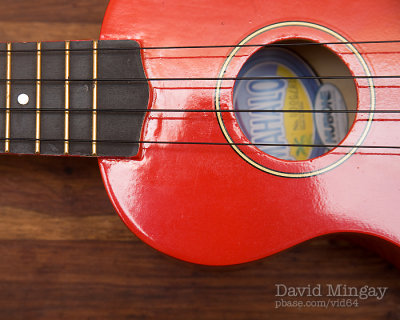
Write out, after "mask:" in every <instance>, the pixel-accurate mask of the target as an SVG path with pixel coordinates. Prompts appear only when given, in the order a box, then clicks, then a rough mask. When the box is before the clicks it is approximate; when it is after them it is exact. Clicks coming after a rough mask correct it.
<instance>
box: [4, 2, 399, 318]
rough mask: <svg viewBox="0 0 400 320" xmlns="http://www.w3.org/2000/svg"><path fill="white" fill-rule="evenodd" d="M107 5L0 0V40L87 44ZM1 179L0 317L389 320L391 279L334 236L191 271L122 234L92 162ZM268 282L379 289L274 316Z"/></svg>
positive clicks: (392, 273)
mask: <svg viewBox="0 0 400 320" xmlns="http://www.w3.org/2000/svg"><path fill="white" fill-rule="evenodd" d="M106 5H107V0H68V1H63V0H60V1H58V0H36V1H32V0H2V1H1V2H0V21H1V22H0V41H8V40H9V41H34V40H64V39H94V38H98V35H99V30H100V24H101V20H102V17H103V14H104V11H105V8H106ZM0 176H1V184H0V195H1V196H0V257H1V258H0V319H174V320H176V319H229V320H235V319H271V318H273V319H294V318H298V319H309V318H311V317H312V316H315V318H317V319H337V318H340V317H342V318H346V319H347V318H348V317H352V318H353V319H400V281H399V278H400V277H399V275H400V273H399V271H398V270H397V269H396V268H394V267H393V266H392V265H391V264H389V263H388V262H386V261H384V260H383V259H381V258H380V257H379V256H378V255H377V254H375V253H374V252H371V251H368V250H366V249H363V248H362V247H359V246H357V245H355V244H352V243H349V242H347V241H345V240H342V239H341V238H340V237H325V238H321V239H316V240H312V241H309V242H307V243H305V244H302V245H299V246H297V247H295V248H292V249H290V250H287V251H285V252H283V253H280V254H277V255H275V256H272V257H270V258H267V259H264V260H262V261H258V262H255V263H251V264H246V265H240V266H234V267H227V268H211V267H203V266H196V265H190V264H186V263H183V262H180V261H176V260H174V259H172V258H169V257H166V256H164V255H163V254H161V253H158V252H156V251H155V250H153V249H152V248H150V247H148V246H147V245H145V244H143V243H142V242H141V241H139V240H138V239H137V238H136V237H135V236H133V235H132V234H131V233H130V232H129V231H128V230H127V228H126V227H125V226H124V224H123V223H122V222H121V221H120V220H119V218H118V217H117V215H116V213H115V212H114V210H113V208H112V206H111V204H110V203H109V201H108V198H107V195H106V193H105V191H104V188H103V185H102V181H101V178H100V174H99V171H98V168H97V163H96V160H95V159H78V158H52V157H32V156H27V157H18V156H2V157H0ZM279 283H282V284H286V285H287V286H289V285H292V286H307V285H308V284H311V285H316V284H321V285H323V286H325V285H327V284H334V285H336V284H346V285H348V286H357V287H362V286H364V285H368V286H386V287H389V291H388V293H387V295H386V296H385V297H384V298H383V299H382V300H381V301H377V300H376V299H372V298H370V299H367V300H360V301H359V302H360V305H359V307H358V308H355V307H353V308H327V309H324V308H301V309H299V308H278V309H277V308H275V301H276V300H278V298H279V297H276V296H275V294H276V287H275V284H279ZM324 299H325V298H324ZM302 300H303V301H306V300H307V299H302Z"/></svg>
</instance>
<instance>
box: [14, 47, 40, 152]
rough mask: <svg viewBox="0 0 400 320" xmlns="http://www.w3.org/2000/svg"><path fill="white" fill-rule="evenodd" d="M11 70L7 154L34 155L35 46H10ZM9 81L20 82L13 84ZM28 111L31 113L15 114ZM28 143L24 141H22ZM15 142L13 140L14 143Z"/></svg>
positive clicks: (35, 101) (35, 127)
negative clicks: (24, 110)
mask: <svg viewBox="0 0 400 320" xmlns="http://www.w3.org/2000/svg"><path fill="white" fill-rule="evenodd" d="M12 50H13V51H12V59H10V60H11V70H10V79H11V81H10V86H9V87H10V91H9V93H10V100H9V114H10V118H9V120H10V126H9V141H10V144H9V151H10V153H21V154H35V153H36V152H35V151H36V131H37V126H36V118H37V116H36V111H37V109H36V108H37V105H36V104H37V98H36V97H37V83H36V81H34V79H36V78H37V76H38V75H37V62H38V58H37V43H36V42H34V43H33V42H28V43H13V45H12ZM12 79H21V80H18V81H12ZM23 109H31V110H35V111H34V112H18V111H17V110H23ZM27 138H28V139H30V140H24V139H27ZM13 139H16V140H13Z"/></svg>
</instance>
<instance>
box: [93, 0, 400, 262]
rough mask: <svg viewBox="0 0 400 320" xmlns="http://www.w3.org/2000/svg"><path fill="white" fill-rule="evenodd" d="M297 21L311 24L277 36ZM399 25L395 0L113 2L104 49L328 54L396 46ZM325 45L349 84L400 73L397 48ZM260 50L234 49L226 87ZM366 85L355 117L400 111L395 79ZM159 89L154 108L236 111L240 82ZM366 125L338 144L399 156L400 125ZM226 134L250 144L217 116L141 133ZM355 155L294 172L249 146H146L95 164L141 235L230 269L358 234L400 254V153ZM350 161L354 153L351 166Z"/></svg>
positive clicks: (192, 67)
mask: <svg viewBox="0 0 400 320" xmlns="http://www.w3.org/2000/svg"><path fill="white" fill-rule="evenodd" d="M289 21H302V22H306V23H285V24H278V23H281V22H289ZM399 21H400V2H399V1H397V0H381V1H375V0H363V1H342V0H328V1H320V0H276V1H261V0H236V1H230V0H213V1H209V0H199V1H195V2H192V1H186V0H166V1H156V0H137V1H132V0H112V1H111V2H110V5H109V8H108V10H107V13H106V17H105V20H104V24H103V28H102V35H101V38H102V39H135V40H137V41H139V42H140V44H141V45H142V46H143V47H151V46H188V45H220V44H239V43H241V41H242V40H243V39H245V38H246V37H247V36H249V35H251V34H253V35H254V37H253V38H252V39H250V40H249V42H247V43H271V42H276V41H278V40H282V39H292V38H298V39H308V40H313V41H317V42H332V41H338V40H340V38H338V37H340V36H341V37H343V38H344V39H346V40H349V41H367V40H393V39H400V22H399ZM274 24H275V27H274V28H269V27H267V26H270V25H274ZM316 25H320V26H324V28H318V27H317V26H316ZM265 27H266V28H265ZM262 28H265V29H263V32H261V33H260V34H254V32H256V31H257V30H260V29H262ZM328 47H329V48H330V49H331V50H333V51H334V52H335V53H336V54H337V55H338V56H339V57H340V58H342V59H343V60H344V61H345V62H346V64H347V65H348V67H349V69H350V71H351V72H352V73H353V74H357V75H369V72H371V74H372V75H399V74H400V63H399V62H400V52H399V51H400V50H399V44H393V43H392V44H356V45H354V50H352V48H350V46H343V45H329V46H328ZM256 50H257V48H255V47H250V48H241V49H240V50H238V52H237V53H236V55H235V56H234V57H232V59H231V60H230V61H229V64H228V66H227V67H226V68H225V69H226V72H225V76H226V77H229V76H233V77H234V76H236V75H237V73H238V72H239V70H240V68H241V66H242V65H243V64H244V62H245V61H246V60H247V59H248V57H249V56H250V55H251V54H252V53H254V52H255V51H256ZM231 51H232V48H217V49H216V48H213V49H176V50H166V49H163V50H143V61H144V66H145V71H146V73H147V76H148V77H149V78H168V77H169V78H171V77H218V76H219V73H220V72H221V70H222V69H223V65H224V62H225V61H226V59H227V57H228V56H229V55H230V53H231ZM355 52H359V53H360V54H361V55H360V57H359V58H358V57H357V55H356V54H355ZM370 84H371V83H370V82H369V81H368V80H366V79H357V80H356V86H357V95H358V109H360V110H370V109H371V108H376V110H379V109H399V107H400V103H399V101H400V88H399V86H400V81H399V80H398V79H374V85H375V87H372V88H370ZM151 85H152V96H151V99H150V100H151V105H150V107H151V108H153V109H157V108H158V109H168V108H169V109H176V108H182V109H215V108H216V107H217V106H216V104H219V105H220V108H221V109H232V88H233V81H224V82H223V83H222V84H221V89H220V91H219V92H216V87H217V86H218V84H217V83H216V81H202V82H201V81H187V82H183V81H164V82H152V83H151ZM216 96H217V98H218V97H219V99H217V103H216V101H214V99H215V97H216ZM368 117H369V115H368V114H357V116H356V120H355V122H354V125H353V127H352V128H351V130H350V132H349V134H348V136H347V137H346V138H345V140H344V141H343V144H345V145H351V144H354V143H362V144H364V145H400V135H399V134H398V133H399V130H400V122H399V120H400V118H399V115H398V114H379V113H376V114H375V115H374V119H373V121H369V119H368ZM220 125H221V126H222V127H225V134H224V132H223V130H222V129H221V127H220ZM228 135H229V136H228ZM227 136H228V137H231V139H232V140H233V141H235V142H246V141H248V140H247V139H246V137H245V136H244V135H243V133H242V132H241V130H240V128H239V126H238V124H237V122H236V119H235V117H234V115H233V113H232V114H228V113H226V114H225V113H224V114H223V115H222V116H221V118H220V119H219V121H218V119H217V116H216V114H214V113H151V114H150V115H149V116H148V117H147V118H146V121H145V125H144V128H143V133H142V138H143V140H146V141H152V140H158V141H213V142H226V141H227ZM364 138H365V139H364ZM353 151H354V152H353ZM353 151H352V150H350V149H345V148H336V149H334V150H333V151H331V152H329V153H328V154H326V155H323V156H321V157H319V158H316V159H313V160H307V161H297V162H288V161H284V160H278V159H275V158H273V157H271V156H268V155H266V154H264V153H262V152H260V151H258V149H256V148H254V147H250V146H247V147H240V149H238V150H236V151H235V150H234V149H233V148H231V147H230V146H199V145H155V144H144V145H142V148H141V152H140V156H138V157H137V158H135V159H129V160H120V159H101V160H100V162H99V163H100V168H101V172H102V175H103V178H104V181H105V185H106V188H107V191H108V192H109V194H110V197H111V199H112V201H113V204H114V206H115V208H116V210H117V211H118V213H119V215H120V216H121V218H122V219H123V221H124V222H125V223H126V224H127V225H128V227H129V228H130V229H131V230H132V231H133V232H135V233H136V235H138V236H139V237H140V238H141V239H143V240H144V241H145V242H147V243H148V244H150V245H151V246H153V247H154V248H156V249H158V250H160V251H162V252H164V253H166V254H169V255H171V256H174V257H177V258H179V259H183V260H186V261H190V262H195V263H201V264H210V265H225V264H236V263H242V262H246V261H251V260H254V259H258V258H262V257H265V256H267V255H270V254H273V253H275V252H278V251H281V250H283V249H285V248H288V247H290V246H293V245H295V244H297V243H300V242H302V241H304V240H306V239H310V238H312V237H316V236H319V235H323V234H328V233H333V232H361V233H365V234H371V235H376V236H378V237H381V238H383V239H386V240H388V241H390V242H393V243H395V244H397V245H399V244H400V214H399V210H398V199H399V194H400V193H399V191H400V183H399V181H400V158H399V155H400V151H399V150H396V149H357V150H353ZM348 152H350V153H351V152H353V154H352V155H351V156H349V157H348V156H347V153H348ZM246 157H247V158H248V159H247V160H246V159H245V158H246ZM249 159H250V161H249ZM249 162H251V163H249ZM328 169H329V170H328ZM279 172H284V174H283V175H286V176H288V175H289V176H290V177H285V176H281V175H282V174H280V173H279ZM304 173H307V174H306V176H305V177H304V176H303V177H299V176H302V175H304Z"/></svg>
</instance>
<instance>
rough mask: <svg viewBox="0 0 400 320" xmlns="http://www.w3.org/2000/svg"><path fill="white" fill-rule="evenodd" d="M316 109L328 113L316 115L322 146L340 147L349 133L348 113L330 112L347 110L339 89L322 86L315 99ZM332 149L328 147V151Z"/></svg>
mask: <svg viewBox="0 0 400 320" xmlns="http://www.w3.org/2000/svg"><path fill="white" fill-rule="evenodd" d="M314 109H315V110H323V111H326V112H323V113H315V125H316V128H317V132H318V136H319V138H320V139H321V142H322V144H324V145H338V144H339V143H340V142H341V141H342V140H343V139H344V137H345V136H346V134H347V132H348V117H347V113H345V112H336V113H335V112H330V111H335V110H336V111H338V110H347V108H346V103H345V101H344V99H343V96H342V94H341V92H340V91H339V89H338V88H337V87H336V86H334V85H333V84H331V83H327V84H324V85H322V86H321V87H320V88H319V90H318V92H317V95H316V97H315V103H314ZM331 149H333V147H326V150H331Z"/></svg>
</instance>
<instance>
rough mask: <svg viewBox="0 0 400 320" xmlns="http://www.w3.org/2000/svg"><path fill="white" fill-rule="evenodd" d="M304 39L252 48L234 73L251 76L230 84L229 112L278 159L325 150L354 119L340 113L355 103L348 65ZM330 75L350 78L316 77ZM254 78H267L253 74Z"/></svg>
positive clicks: (303, 156) (341, 136) (337, 141)
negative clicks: (251, 51)
mask: <svg viewBox="0 0 400 320" xmlns="http://www.w3.org/2000/svg"><path fill="white" fill-rule="evenodd" d="M300 43H302V44H304V43H305V45H299V44H300ZM307 43H310V42H306V41H305V40H296V41H286V42H281V44H282V46H270V47H265V48H262V49H260V50H258V51H257V52H256V53H254V54H253V55H252V56H251V57H250V58H249V59H248V60H247V62H246V63H245V64H244V65H243V67H242V69H241V70H240V72H239V75H238V77H239V78H243V77H244V78H247V77H251V78H253V79H248V80H238V81H236V83H235V87H234V94H233V102H234V108H235V110H236V112H235V114H236V118H237V120H238V123H239V125H240V128H241V130H242V131H243V133H244V134H245V135H246V137H247V138H248V139H249V140H250V141H251V142H252V143H254V144H256V147H257V148H259V149H260V150H262V151H263V152H265V153H266V154H269V155H271V156H273V157H276V158H279V159H283V160H290V161H298V160H307V159H312V158H316V157H318V156H321V155H323V154H325V153H327V152H329V151H330V150H332V149H333V148H334V147H335V146H337V145H338V144H340V142H341V141H342V140H343V139H344V138H345V136H346V135H347V133H348V131H349V128H350V127H351V125H352V124H353V121H354V118H355V113H351V112H350V113H349V112H341V111H345V110H355V109H356V106H357V94H356V88H355V83H354V80H353V79H352V78H351V73H350V71H349V69H348V68H347V66H346V65H345V63H344V62H343V61H342V60H341V59H340V58H339V57H338V56H337V55H336V54H335V53H333V52H332V51H330V50H329V49H328V48H326V47H325V46H323V45H307ZM293 44H294V45H293ZM331 76H345V77H350V78H346V79H320V78H319V77H331ZM258 77H268V78H269V79H254V78H258ZM304 77H305V78H306V79H304ZM271 78H272V79H271ZM247 110H248V111H249V112H247ZM332 111H335V112H332ZM338 111H339V112H338Z"/></svg>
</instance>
